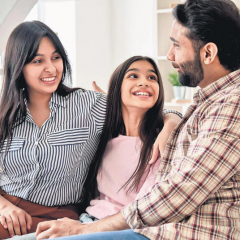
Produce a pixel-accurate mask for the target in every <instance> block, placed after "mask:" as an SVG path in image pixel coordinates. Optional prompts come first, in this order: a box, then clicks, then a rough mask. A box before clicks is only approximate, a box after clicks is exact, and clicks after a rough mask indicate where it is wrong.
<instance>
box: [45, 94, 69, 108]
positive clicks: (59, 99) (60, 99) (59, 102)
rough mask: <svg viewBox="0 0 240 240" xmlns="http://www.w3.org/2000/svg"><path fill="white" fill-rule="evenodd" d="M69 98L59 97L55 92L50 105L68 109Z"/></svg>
mask: <svg viewBox="0 0 240 240" xmlns="http://www.w3.org/2000/svg"><path fill="white" fill-rule="evenodd" d="M68 97H69V96H68V95H67V96H65V97H63V96H60V95H58V94H57V93H56V92H54V93H53V94H52V97H51V99H50V104H55V105H58V106H62V107H66V101H67V99H68Z"/></svg>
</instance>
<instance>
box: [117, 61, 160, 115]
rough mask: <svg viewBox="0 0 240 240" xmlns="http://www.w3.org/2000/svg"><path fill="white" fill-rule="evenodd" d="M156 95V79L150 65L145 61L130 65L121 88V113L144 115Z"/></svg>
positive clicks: (157, 90)
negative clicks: (129, 112) (128, 112)
mask: <svg viewBox="0 0 240 240" xmlns="http://www.w3.org/2000/svg"><path fill="white" fill-rule="evenodd" d="M158 95H159V84H158V77H157V74H156V72H155V70H154V67H153V66H152V64H151V63H149V62H148V61H145V60H140V61H136V62H134V63H132V64H131V65H130V66H129V68H128V70H127V71H126V73H125V76H124V78H123V82H122V87H121V99H122V109H123V111H125V110H127V111H131V112H133V111H134V112H136V111H137V112H139V113H140V114H144V113H145V112H147V111H148V110H149V109H150V108H152V107H153V106H154V105H155V103H156V102H157V99H158Z"/></svg>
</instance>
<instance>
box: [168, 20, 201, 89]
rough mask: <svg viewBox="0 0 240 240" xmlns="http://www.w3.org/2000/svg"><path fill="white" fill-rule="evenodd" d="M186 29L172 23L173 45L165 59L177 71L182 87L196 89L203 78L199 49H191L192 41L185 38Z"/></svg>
mask: <svg viewBox="0 0 240 240" xmlns="http://www.w3.org/2000/svg"><path fill="white" fill-rule="evenodd" d="M187 32H188V29H187V28H185V27H184V26H182V25H181V24H180V23H179V22H177V21H176V20H175V21H174V22H173V25H172V31H171V36H170V39H171V40H172V42H173V44H172V47H171V48H170V50H169V52H168V54H167V58H168V60H170V61H172V65H173V67H174V68H175V69H176V70H177V72H178V75H179V81H180V83H181V84H182V85H184V86H188V87H196V86H198V85H199V83H200V82H201V81H202V80H203V78H204V73H203V68H202V63H201V57H200V49H195V48H194V47H193V44H192V41H191V40H190V39H189V38H187V37H186V34H187Z"/></svg>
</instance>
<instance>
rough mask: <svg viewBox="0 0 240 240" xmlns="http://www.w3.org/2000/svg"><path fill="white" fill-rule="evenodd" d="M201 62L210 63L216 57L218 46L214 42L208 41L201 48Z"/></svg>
mask: <svg viewBox="0 0 240 240" xmlns="http://www.w3.org/2000/svg"><path fill="white" fill-rule="evenodd" d="M202 53H203V62H204V63H205V64H210V63H212V62H213V61H214V60H215V59H216V58H217V53H218V48H217V45H216V44H215V43H212V42H209V43H207V44H206V45H204V46H203V48H202Z"/></svg>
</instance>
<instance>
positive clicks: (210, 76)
mask: <svg viewBox="0 0 240 240" xmlns="http://www.w3.org/2000/svg"><path fill="white" fill-rule="evenodd" d="M230 72H231V71H230V70H227V69H226V68H224V67H223V66H222V65H217V66H208V67H206V68H205V69H204V79H203V80H202V81H201V82H200V83H199V85H198V86H199V87H201V88H205V87H207V86H208V85H210V84H212V83H214V82H216V81H217V80H219V79H220V78H222V77H224V76H226V75H228V74H229V73H230Z"/></svg>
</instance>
